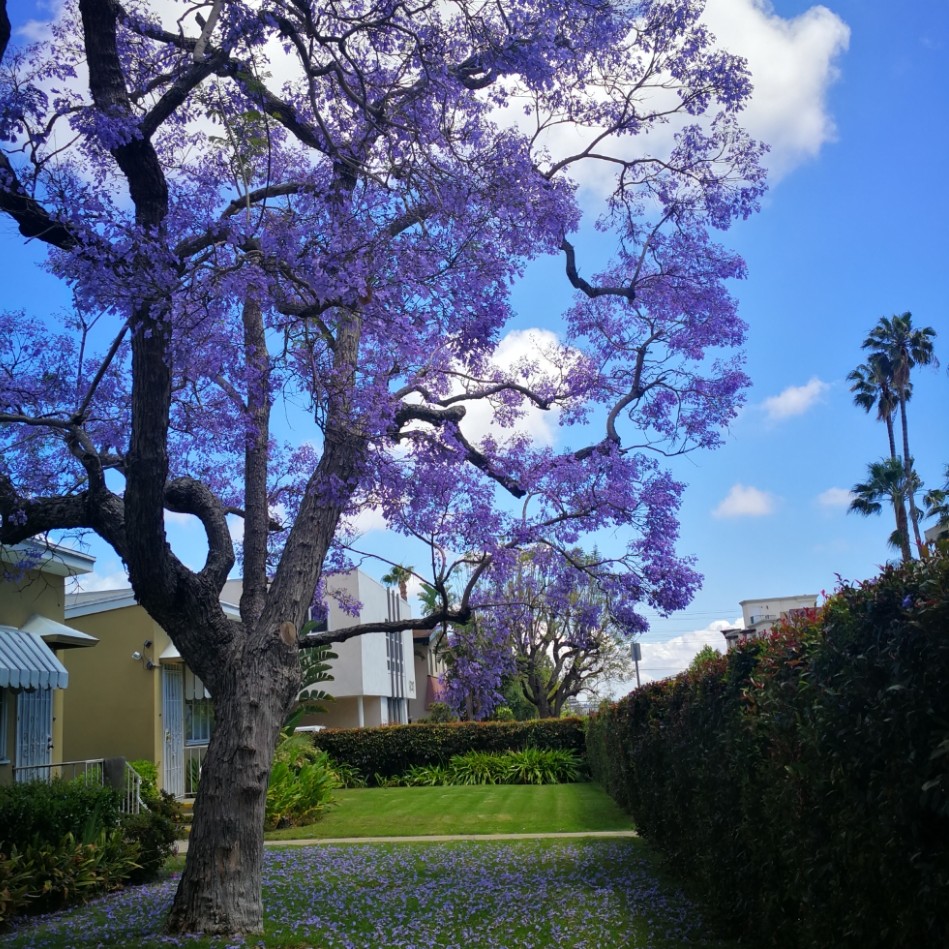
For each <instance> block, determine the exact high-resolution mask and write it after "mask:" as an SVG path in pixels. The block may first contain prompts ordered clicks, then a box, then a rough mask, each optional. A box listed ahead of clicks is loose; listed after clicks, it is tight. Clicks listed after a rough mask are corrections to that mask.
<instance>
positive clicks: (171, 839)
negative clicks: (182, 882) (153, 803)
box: [121, 792, 180, 883]
mask: <svg viewBox="0 0 949 949" xmlns="http://www.w3.org/2000/svg"><path fill="white" fill-rule="evenodd" d="M162 793H165V792H162ZM169 797H170V795H169ZM172 801H174V798H172ZM174 803H175V804H177V802H174ZM168 810H169V809H166V810H165V811H164V812H163V811H162V810H159V809H158V808H156V809H154V810H153V809H151V807H149V809H148V810H143V811H142V812H141V813H139V814H125V815H123V816H122V823H121V830H122V834H123V836H124V837H125V839H126V841H128V842H130V843H134V844H135V845H136V846H137V848H138V858H137V861H136V862H137V866H136V867H135V868H133V870H132V872H131V873H130V874H129V877H128V882H129V883H150V882H151V881H152V880H155V879H157V878H158V875H159V873H160V872H161V868H162V867H163V866H164V864H165V861H166V860H167V859H168V858H169V857H170V856H172V855H173V854H174V853H175V842H176V841H177V839H178V821H177V820H176V819H175V817H173V816H171V814H169V812H168ZM179 810H180V808H179Z"/></svg>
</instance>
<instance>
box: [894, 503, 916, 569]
mask: <svg viewBox="0 0 949 949" xmlns="http://www.w3.org/2000/svg"><path fill="white" fill-rule="evenodd" d="M904 501H905V498H903V496H902V495H900V496H899V497H894V498H893V507H894V509H895V512H896V532H897V534H899V538H900V553H902V555H903V561H904V562H905V563H909V561H911V560H912V559H913V551H912V549H911V548H910V545H909V526H908V524H907V523H906V522H907V516H906V505H905V503H904Z"/></svg>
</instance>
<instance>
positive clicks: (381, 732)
mask: <svg viewBox="0 0 949 949" xmlns="http://www.w3.org/2000/svg"><path fill="white" fill-rule="evenodd" d="M312 740H313V743H314V745H315V746H316V747H317V748H322V749H324V750H325V751H328V752H329V753H330V755H331V756H332V758H333V760H334V761H336V762H340V763H341V764H342V765H343V766H348V767H351V768H353V769H355V770H356V771H357V772H358V773H359V774H360V775H362V777H363V778H364V780H366V781H367V782H370V783H371V782H373V781H374V780H375V779H376V776H378V778H379V779H381V780H382V781H386V780H388V779H390V778H394V777H397V776H399V775H402V774H404V773H405V772H407V771H408V770H409V769H410V768H412V767H416V766H427V765H444V764H447V763H448V761H450V760H451V758H452V757H453V756H455V755H463V754H465V753H467V752H469V751H483V752H493V753H496V754H497V753H501V752H505V751H519V750H522V749H524V748H551V749H563V750H569V751H573V752H574V753H575V754H577V755H578V756H580V757H581V758H582V757H583V755H584V750H585V740H584V723H583V719H579V718H559V719H558V718H551V719H535V720H533V721H526V722H450V723H446V724H439V723H432V722H416V723H414V724H412V725H395V726H393V725H387V726H385V727H383V728H351V729H331V728H327V729H324V730H323V731H320V732H317V733H315V734H314V735H313V738H312ZM377 783H378V782H377Z"/></svg>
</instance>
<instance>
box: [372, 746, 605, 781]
mask: <svg viewBox="0 0 949 949" xmlns="http://www.w3.org/2000/svg"><path fill="white" fill-rule="evenodd" d="M586 777H587V773H586V769H585V767H584V764H583V761H582V759H581V758H580V757H579V755H577V754H576V753H575V752H573V751H565V750H558V749H553V748H525V749H524V750H523V751H506V752H502V753H501V754H492V753H490V752H483V751H469V752H468V753H467V754H464V755H454V756H453V757H452V758H451V759H450V760H449V762H448V764H447V765H438V764H436V765H417V766H415V767H413V768H410V769H409V770H408V771H407V772H406V773H405V774H403V775H400V776H399V777H397V778H395V779H390V782H389V783H390V785H391V784H393V783H394V784H395V785H404V786H405V787H424V786H429V787H434V786H438V785H452V784H564V783H568V782H572V781H580V780H582V779H584V778H586Z"/></svg>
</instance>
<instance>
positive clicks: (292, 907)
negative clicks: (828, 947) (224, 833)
mask: <svg viewBox="0 0 949 949" xmlns="http://www.w3.org/2000/svg"><path fill="white" fill-rule="evenodd" d="M339 798H340V805H339V807H337V808H335V809H333V810H332V811H331V812H330V814H329V815H328V816H327V818H326V819H325V820H324V821H322V822H321V823H319V824H316V825H314V826H313V827H311V828H297V829H295V830H294V831H292V832H284V836H300V835H305V836H310V837H314V838H316V837H317V835H319V836H320V837H324V838H325V837H337V836H339V837H350V836H352V837H360V836H361V837H366V838H367V839H366V840H365V841H361V842H358V843H349V844H339V843H337V844H329V843H320V842H319V840H318V839H315V840H314V845H313V846H285V847H281V846H279V844H278V845H276V846H271V847H268V848H267V852H266V854H265V867H264V907H265V920H264V926H265V933H264V935H263V936H261V937H254V938H251V939H248V940H247V941H246V943H245V942H242V941H237V940H232V939H231V940H203V939H197V938H189V937H181V938H178V939H175V940H171V939H169V938H168V937H165V936H163V935H162V921H163V919H164V917H165V914H166V913H167V911H168V908H169V906H170V905H171V900H172V897H173V895H174V890H175V887H176V886H177V878H178V876H179V875H180V864H179V865H178V866H179V870H178V872H176V873H174V874H173V875H172V876H171V877H170V878H169V879H167V880H164V881H162V882H161V883H157V884H154V885H151V886H145V887H129V888H128V889H126V890H122V891H120V892H118V893H115V894H112V895H109V896H106V897H103V898H102V899H99V900H96V901H94V902H92V903H90V904H88V905H87V906H82V907H77V908H75V909H72V910H69V911H67V912H64V913H59V914H54V915H52V916H50V917H46V918H42V919H35V920H31V919H22V920H20V921H19V922H18V924H17V925H16V926H15V927H14V928H13V930H12V931H9V932H7V933H6V934H4V935H0V944H2V945H4V946H9V947H11V949H99V947H103V949H105V947H108V949H124V947H128V946H137V947H142V949H159V947H163V946H169V945H174V946H183V947H188V949H199V947H200V949H234V947H237V946H246V947H247V949H251V947H253V949H419V947H425V949H458V947H465V949H548V947H550V949H554V947H556V949H736V947H735V946H734V945H733V944H731V943H725V942H721V941H718V940H717V939H715V938H714V936H712V935H710V934H709V933H708V931H707V928H706V927H705V926H704V924H703V921H702V918H701V914H700V912H699V911H698V909H697V908H696V907H695V906H693V905H692V904H691V903H689V901H688V900H687V898H686V897H685V896H684V895H683V894H682V893H681V892H680V891H679V890H678V889H677V888H676V886H675V885H674V884H673V883H671V882H670V881H669V880H668V879H667V878H665V877H664V876H663V874H662V873H661V872H660V870H659V867H658V865H657V861H656V859H655V857H654V856H653V855H652V853H651V852H650V850H649V848H648V846H647V845H646V843H645V842H644V841H642V840H640V839H639V838H636V837H613V838H600V837H581V838H566V839H564V838H559V839H539V840H514V841H493V840H486V839H484V837H483V835H485V834H491V833H505V832H509V833H525V832H527V833H544V832H547V833H551V832H563V831H567V832H571V831H572V832H585V831H586V832H591V831H603V830H629V829H630V827H631V825H630V821H629V818H628V817H627V816H626V815H625V814H623V813H622V812H621V811H619V810H618V809H617V808H616V807H615V805H614V804H613V802H612V801H611V800H610V799H609V798H608V797H607V796H606V795H605V794H604V793H603V791H602V790H601V789H600V788H599V787H598V786H597V785H594V784H573V785H554V786H547V787H523V786H493V787H447V788H391V789H372V790H359V791H346V792H341V793H340V795H339ZM432 833H437V834H446V833H447V834H462V835H472V836H473V838H474V839H471V840H467V841H453V842H441V843H433V842H414V841H413V842H410V843H398V844H391V843H390V844H385V843H380V842H378V841H373V840H371V839H369V837H370V835H381V836H395V835H405V836H408V835H419V834H432ZM477 835H482V836H481V839H478V836H477ZM270 836H271V837H273V836H274V835H270Z"/></svg>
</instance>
